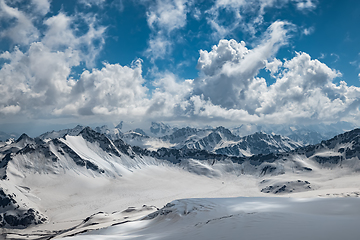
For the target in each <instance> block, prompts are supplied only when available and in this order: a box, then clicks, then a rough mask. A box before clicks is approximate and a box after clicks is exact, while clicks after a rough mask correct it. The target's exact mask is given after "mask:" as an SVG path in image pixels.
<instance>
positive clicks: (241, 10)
mask: <svg viewBox="0 0 360 240" xmlns="http://www.w3.org/2000/svg"><path fill="white" fill-rule="evenodd" d="M289 3H293V4H295V5H296V8H297V9H298V10H300V11H305V10H309V9H314V8H316V3H317V1H312V0H255V1H245V0H216V1H215V4H214V5H213V6H212V7H211V8H210V9H208V10H207V11H206V14H207V17H206V19H207V22H208V24H209V25H210V26H211V27H212V28H213V30H214V33H213V37H215V38H216V39H221V38H225V37H227V36H228V35H229V34H231V33H232V32H233V31H234V30H235V29H237V28H240V29H241V30H242V31H244V32H247V33H249V34H251V35H255V33H257V32H258V31H259V27H260V26H263V24H264V15H265V13H266V11H267V9H269V8H274V7H276V8H282V7H284V6H286V5H287V4H289ZM223 11H225V12H226V13H227V14H226V17H223V15H222V12H223ZM229 18H230V19H229ZM311 31H312V29H311V28H309V29H306V31H305V32H306V33H311ZM305 32H304V33H305Z"/></svg>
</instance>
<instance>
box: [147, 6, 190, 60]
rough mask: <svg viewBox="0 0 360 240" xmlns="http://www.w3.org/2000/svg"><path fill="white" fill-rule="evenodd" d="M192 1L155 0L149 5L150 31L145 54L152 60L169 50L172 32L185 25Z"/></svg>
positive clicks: (162, 56)
mask: <svg viewBox="0 0 360 240" xmlns="http://www.w3.org/2000/svg"><path fill="white" fill-rule="evenodd" d="M192 3H193V1H189V0H157V1H155V3H154V4H151V5H150V6H149V8H148V9H149V10H148V12H147V23H148V25H149V27H150V29H151V31H152V33H151V37H150V40H149V48H148V49H147V50H146V53H147V55H148V56H149V57H150V58H151V59H152V61H154V60H156V59H158V58H164V57H165V56H166V55H167V54H169V53H170V52H171V45H172V34H173V32H174V31H176V30H178V29H181V28H183V27H184V26H185V25H186V19H187V14H188V12H189V11H190V6H191V5H192Z"/></svg>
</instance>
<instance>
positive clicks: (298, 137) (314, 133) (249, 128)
mask: <svg viewBox="0 0 360 240" xmlns="http://www.w3.org/2000/svg"><path fill="white" fill-rule="evenodd" d="M354 128H356V126H355V125H354V124H352V123H349V122H338V123H333V124H312V125H300V124H298V125H288V124H285V125H281V124H277V125H272V124H267V125H265V124H243V125H241V126H239V127H235V128H232V129H230V130H231V132H232V133H233V134H234V135H237V136H241V137H243V136H247V135H251V134H253V133H255V132H264V133H267V134H276V135H281V136H285V137H288V138H290V139H292V140H293V141H296V142H300V143H302V144H303V145H308V144H317V143H319V142H321V141H322V140H327V139H329V138H332V137H334V136H335V135H338V134H341V133H343V132H345V131H350V130H352V129H354Z"/></svg>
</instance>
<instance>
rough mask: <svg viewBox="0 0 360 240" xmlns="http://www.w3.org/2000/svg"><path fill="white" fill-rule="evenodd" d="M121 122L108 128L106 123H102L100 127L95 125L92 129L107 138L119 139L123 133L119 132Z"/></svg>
mask: <svg viewBox="0 0 360 240" xmlns="http://www.w3.org/2000/svg"><path fill="white" fill-rule="evenodd" d="M121 128H122V122H121V123H120V124H118V125H117V126H116V127H115V128H109V127H108V126H107V125H103V126H101V127H96V128H95V129H94V130H95V131H96V132H99V133H102V134H105V135H106V136H107V137H108V138H110V139H112V140H116V139H120V138H122V137H123V133H122V132H121V130H120V129H121Z"/></svg>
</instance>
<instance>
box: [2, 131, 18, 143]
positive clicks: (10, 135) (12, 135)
mask: <svg viewBox="0 0 360 240" xmlns="http://www.w3.org/2000/svg"><path fill="white" fill-rule="evenodd" d="M18 136H19V134H17V133H6V132H2V131H0V142H1V141H2V142H5V141H6V140H8V139H10V138H17V137H18Z"/></svg>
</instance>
